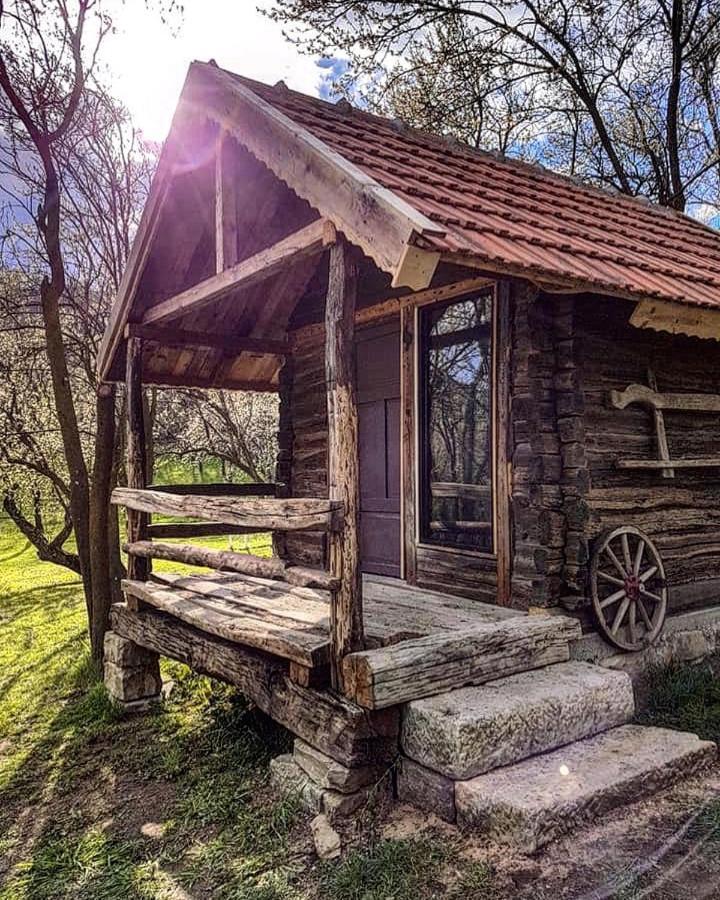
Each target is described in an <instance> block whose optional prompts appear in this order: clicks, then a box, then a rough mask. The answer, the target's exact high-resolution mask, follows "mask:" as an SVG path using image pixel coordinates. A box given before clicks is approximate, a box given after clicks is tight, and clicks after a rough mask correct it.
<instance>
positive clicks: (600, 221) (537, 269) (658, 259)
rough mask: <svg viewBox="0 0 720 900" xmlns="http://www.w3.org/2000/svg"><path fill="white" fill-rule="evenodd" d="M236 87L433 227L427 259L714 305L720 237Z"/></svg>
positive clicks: (356, 115)
mask: <svg viewBox="0 0 720 900" xmlns="http://www.w3.org/2000/svg"><path fill="white" fill-rule="evenodd" d="M235 77H236V78H239V79H240V80H241V81H242V83H243V84H244V85H245V86H246V87H248V88H250V89H251V90H252V91H254V92H255V93H256V94H258V95H259V96H260V97H262V99H264V100H265V101H267V102H269V103H270V104H272V105H273V106H274V107H276V108H277V109H279V110H281V111H282V112H283V113H284V114H285V115H287V116H288V117H289V118H290V119H292V120H293V121H294V122H296V123H297V124H299V125H302V126H303V127H305V128H306V129H307V130H308V131H309V132H311V133H312V134H313V135H314V136H315V137H317V138H319V139H320V140H322V141H324V142H325V143H326V144H327V145H328V146H329V147H330V148H331V149H333V150H334V151H336V152H338V153H340V154H341V155H342V156H344V157H345V158H346V159H347V160H349V161H350V162H352V163H354V164H355V165H356V166H358V167H359V168H360V169H362V170H363V171H364V172H366V173H367V174H368V175H371V176H372V177H373V178H375V179H376V180H377V181H378V182H379V183H380V184H382V185H383V186H384V187H386V188H388V189H389V190H391V191H393V192H394V193H395V194H397V195H398V196H399V197H402V198H403V199H404V200H405V201H407V202H408V203H410V205H412V206H413V207H415V209H417V210H418V211H419V212H421V213H423V214H424V215H426V216H427V217H428V218H429V219H431V220H432V221H434V222H436V223H438V224H439V225H441V226H442V227H443V229H444V230H445V235H444V236H440V237H431V238H429V237H424V238H422V245H423V246H424V247H426V248H427V249H431V250H438V251H440V252H441V253H445V254H454V255H456V256H460V257H462V256H467V257H468V258H472V260H473V262H474V263H475V264H477V265H482V264H486V265H487V266H488V268H492V269H493V270H501V271H508V272H515V273H517V274H527V276H528V277H535V278H538V279H539V280H542V281H544V282H547V283H551V284H556V285H562V284H569V285H573V284H577V285H578V286H583V287H594V288H596V289H598V290H602V291H606V292H608V293H613V292H614V293H621V294H630V295H633V296H638V297H656V298H662V299H669V300H676V301H681V302H686V303H692V304H696V305H701V306H714V307H720V233H718V232H716V231H715V230H713V229H711V228H709V227H707V226H705V225H703V224H702V223H700V222H698V221H696V220H694V219H691V218H690V217H688V216H685V215H682V214H680V213H677V212H675V211H673V210H669V209H665V208H663V207H659V206H654V205H652V204H650V203H648V202H644V201H641V200H635V199H632V198H629V197H625V196H622V195H620V194H613V193H610V192H605V191H602V190H599V189H597V188H593V187H589V186H587V185H583V184H580V183H578V182H576V181H575V180H573V179H570V178H566V177H564V176H560V175H557V174H555V173H552V172H550V171H548V170H546V169H543V168H542V167H540V166H536V165H532V164H528V163H523V162H520V161H518V160H510V159H506V158H501V157H499V156H498V155H496V154H492V153H486V152H481V151H476V150H473V149H472V148H469V147H466V146H464V145H462V144H459V143H456V142H451V141H448V140H444V139H442V138H438V137H436V136H434V135H429V134H425V133H424V132H419V131H416V130H413V129H410V128H407V127H406V126H404V125H402V124H399V123H398V122H397V121H394V120H390V119H385V118H382V117H380V116H374V115H371V114H369V113H366V112H364V111H362V110H358V109H354V108H353V107H351V106H350V105H349V104H347V103H340V104H332V103H328V102H327V101H324V100H319V99H316V98H313V97H308V96H306V95H304V94H299V93H296V92H294V91H291V90H289V89H288V88H286V87H284V86H282V87H277V88H273V87H270V86H268V85H265V84H261V83H260V82H256V81H251V80H250V79H246V78H241V76H237V75H236V76H235Z"/></svg>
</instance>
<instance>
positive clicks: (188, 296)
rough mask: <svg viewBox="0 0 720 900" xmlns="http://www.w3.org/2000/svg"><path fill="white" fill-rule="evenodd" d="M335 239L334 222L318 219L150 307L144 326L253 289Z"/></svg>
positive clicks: (144, 318) (143, 321) (164, 320)
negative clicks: (240, 290) (244, 290)
mask: <svg viewBox="0 0 720 900" xmlns="http://www.w3.org/2000/svg"><path fill="white" fill-rule="evenodd" d="M335 240H336V233H335V228H334V226H333V225H332V223H331V222H328V221H327V220H326V219H318V220H317V221H315V222H313V223H312V224H310V225H307V226H306V227H305V228H301V229H300V230H299V231H296V232H295V233H294V234H291V235H289V236H288V237H286V238H284V239H283V240H281V241H278V243H277V244H273V245H272V246H271V247H267V248H265V249H264V250H261V251H260V252H259V253H256V254H255V255H254V256H251V257H249V258H248V259H244V260H243V261H242V262H239V263H237V265H234V266H232V267H231V268H229V269H225V270H224V271H223V272H219V273H218V274H216V275H213V276H212V277H211V278H206V279H205V280H204V281H201V282H200V283H199V284H196V285H194V286H193V287H191V288H188V289H187V290H186V291H183V292H182V293H181V294H176V295H175V296H174V297H169V298H168V299H167V300H163V301H162V302H161V303H158V304H156V305H155V306H152V307H150V309H148V310H147V312H146V313H145V315H144V316H143V319H142V324H143V325H152V324H154V323H158V322H167V321H169V320H171V319H175V318H177V317H178V316H182V315H185V314H186V313H188V312H197V311H198V310H199V309H201V308H202V307H203V306H206V305H207V304H208V303H211V302H212V301H213V300H217V299H219V298H220V297H223V296H225V295H227V294H229V293H230V292H231V291H236V290H239V289H241V288H248V287H252V286H253V285H256V284H259V283H260V282H261V281H265V280H266V279H268V278H271V277H272V276H273V275H277V274H278V272H280V271H281V270H282V269H284V268H287V267H289V266H292V265H294V264H295V263H297V262H299V261H300V260H302V259H305V258H307V257H308V256H312V255H313V254H315V253H320V252H321V251H322V250H323V249H325V247H328V246H330V245H331V244H334V243H335Z"/></svg>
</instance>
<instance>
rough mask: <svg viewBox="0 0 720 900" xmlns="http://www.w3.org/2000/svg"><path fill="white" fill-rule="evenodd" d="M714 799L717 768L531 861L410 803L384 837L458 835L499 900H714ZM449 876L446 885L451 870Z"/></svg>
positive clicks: (392, 815)
mask: <svg viewBox="0 0 720 900" xmlns="http://www.w3.org/2000/svg"><path fill="white" fill-rule="evenodd" d="M719 800H720V766H718V767H715V769H713V770H712V771H711V772H710V773H708V774H707V775H704V776H702V777H699V778H695V779H692V780H690V781H688V782H685V783H684V784H682V785H680V786H677V787H675V788H673V789H670V790H666V791H664V792H662V793H661V794H659V795H657V796H656V797H653V798H651V799H649V800H645V801H641V802H639V803H635V804H633V805H631V806H629V807H626V808H624V809H620V810H615V811H613V812H610V813H606V814H605V815H603V816H602V819H601V820H600V822H598V823H595V824H592V825H588V826H586V827H585V828H581V829H578V830H576V831H574V832H573V833H572V834H570V835H569V836H568V837H566V838H564V839H561V840H559V841H556V842H554V843H553V844H551V845H549V846H548V847H546V848H543V850H541V851H540V852H539V853H538V854H537V855H535V856H532V857H528V856H523V855H520V854H518V853H515V852H513V851H512V850H510V849H508V848H506V847H500V846H498V845H493V844H491V843H490V842H488V841H486V840H483V839H482V838H478V837H476V836H473V835H462V834H461V833H460V832H459V831H458V829H457V828H456V827H454V826H452V825H448V824H446V823H444V822H442V821H441V820H439V819H437V818H435V817H432V816H430V817H428V815H427V814H425V813H420V812H418V811H417V810H415V809H413V808H412V807H409V806H398V807H396V808H395V809H394V810H392V811H390V812H389V813H388V816H387V820H386V822H385V825H384V828H383V833H384V835H385V836H386V837H388V838H391V839H398V838H407V837H412V836H417V835H418V834H421V833H423V831H425V830H427V829H431V830H432V831H433V832H435V833H437V834H440V835H443V834H444V835H445V836H446V838H447V839H448V840H456V839H458V838H459V839H460V849H459V855H460V856H461V857H464V858H465V859H469V860H483V861H489V862H490V863H491V865H492V868H493V870H494V872H495V879H494V887H493V893H492V894H488V895H487V896H492V897H493V898H497V900H500V898H503V900H504V898H508V900H509V898H514V900H560V898H562V900H611V898H615V900H640V898H648V900H711V898H720V840H719V838H718V835H717V833H716V832H712V829H709V828H708V827H707V825H706V823H705V822H704V821H703V810H704V809H705V808H706V807H707V805H708V804H710V803H712V802H713V801H716V802H717V801H719ZM711 824H712V825H716V824H717V823H715V822H713V823H711ZM447 877H448V880H452V877H453V873H452V871H450V872H448V875H447Z"/></svg>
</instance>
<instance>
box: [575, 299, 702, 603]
mask: <svg viewBox="0 0 720 900" xmlns="http://www.w3.org/2000/svg"><path fill="white" fill-rule="evenodd" d="M574 304H575V314H574V337H573V343H574V348H573V356H574V365H575V367H576V371H577V374H578V378H579V384H580V385H581V394H582V402H583V405H584V411H583V414H582V420H583V421H582V441H583V442H584V446H585V456H586V465H587V476H588V483H587V488H586V490H585V492H584V496H583V501H584V503H585V504H586V507H585V509H584V510H583V516H584V518H585V521H584V525H583V531H584V537H585V540H586V541H587V542H588V543H591V542H592V540H593V539H594V538H595V537H597V535H598V534H599V533H600V532H601V531H603V530H604V529H606V528H612V527H616V526H619V525H623V524H630V525H635V526H637V527H638V528H641V529H642V530H644V531H646V532H647V533H648V534H649V535H650V537H651V538H652V539H653V540H654V541H655V542H656V544H657V546H658V548H659V550H660V553H661V554H662V556H663V559H664V560H665V565H666V572H667V576H668V589H669V600H670V609H671V610H673V609H675V610H677V609H681V608H683V607H688V606H691V605H707V604H711V603H717V601H718V598H720V467H719V468H698V469H676V470H675V477H674V478H663V476H662V474H661V472H660V471H657V470H653V471H645V470H632V471H628V470H622V469H618V468H617V460H618V459H621V458H637V459H657V458H658V448H657V439H656V432H655V427H654V423H653V416H652V414H651V412H650V411H649V410H648V409H646V408H644V407H642V406H639V405H636V404H633V405H630V406H628V407H627V408H626V409H623V410H620V409H616V408H614V407H613V406H612V404H611V403H610V400H609V396H610V391H612V390H618V391H622V390H624V389H625V388H626V387H628V385H630V384H633V383H640V384H643V385H647V384H648V368H650V369H652V370H653V371H654V373H655V376H656V379H657V387H658V390H659V391H661V392H662V391H664V392H673V393H701V394H720V342H717V341H712V340H701V339H699V338H690V337H685V336H683V335H670V334H667V333H664V332H656V331H652V330H649V329H638V328H635V327H633V326H632V325H630V323H629V319H630V315H631V313H632V310H633V304H632V303H630V302H628V301H623V300H618V299H612V298H603V297H597V296H589V295H580V296H577V297H575V298H574ZM665 426H666V431H667V438H668V443H669V448H670V456H671V458H682V457H686V458H691V457H711V456H718V457H720V416H718V415H716V414H708V413H688V412H667V411H666V412H665ZM568 546H569V545H568ZM586 571H587V569H586V566H585V567H583V566H579V567H578V568H577V572H576V574H575V575H574V578H575V581H576V582H577V583H580V582H581V581H582V579H583V578H584V577H585V575H586ZM569 574H570V566H569V565H568V577H569Z"/></svg>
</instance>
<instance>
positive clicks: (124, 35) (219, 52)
mask: <svg viewBox="0 0 720 900" xmlns="http://www.w3.org/2000/svg"><path fill="white" fill-rule="evenodd" d="M184 5H185V11H184V15H183V16H182V17H179V16H178V17H177V19H176V20H174V21H173V22H172V23H171V26H169V25H167V24H163V22H162V21H161V19H160V16H159V14H158V13H157V11H153V10H148V9H147V7H146V6H145V3H144V2H143V0H126V2H122V0H118V5H117V12H116V16H115V19H116V23H117V25H118V32H117V34H114V35H112V36H109V37H108V38H107V39H106V40H107V43H106V45H105V47H104V51H103V57H104V59H105V61H106V63H107V65H108V67H109V70H110V73H109V74H110V79H111V86H112V88H113V90H114V92H115V93H116V94H117V95H118V96H119V98H120V99H121V100H122V101H124V102H125V103H126V104H127V106H128V108H129V109H130V112H131V113H132V115H133V118H134V119H135V121H136V122H137V124H138V126H139V127H140V128H142V129H143V131H144V132H145V134H146V136H147V137H149V138H151V139H153V140H162V139H163V138H164V137H165V135H166V133H167V130H168V127H169V124H170V119H171V118H172V114H173V111H174V109H175V104H176V103H177V99H178V96H179V94H180V89H181V87H182V83H183V80H184V78H185V73H186V72H187V67H188V65H189V64H190V63H191V62H192V61H193V60H194V59H199V60H203V61H207V60H209V59H215V60H216V62H217V63H218V65H219V66H222V67H223V68H226V69H230V70H232V71H235V72H239V73H240V74H242V75H246V76H248V77H250V78H257V79H258V80H259V81H265V82H268V83H270V84H274V83H275V82H276V81H279V80H283V81H284V82H285V83H286V84H287V85H288V86H289V87H292V88H295V89H296V90H299V91H303V92H305V93H307V94H317V93H318V92H319V90H320V86H321V80H322V74H323V73H322V72H321V70H320V69H318V67H317V64H316V61H315V60H314V59H312V58H311V57H309V56H303V55H302V54H301V53H299V52H298V50H297V49H296V48H295V47H294V46H293V45H292V44H290V43H289V42H288V41H287V40H286V39H285V38H284V37H283V34H282V29H281V28H280V26H279V25H277V24H276V23H275V22H271V21H270V20H269V19H267V18H265V17H264V16H263V15H262V14H261V13H260V12H258V10H257V8H256V6H257V0H185V4H184Z"/></svg>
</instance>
